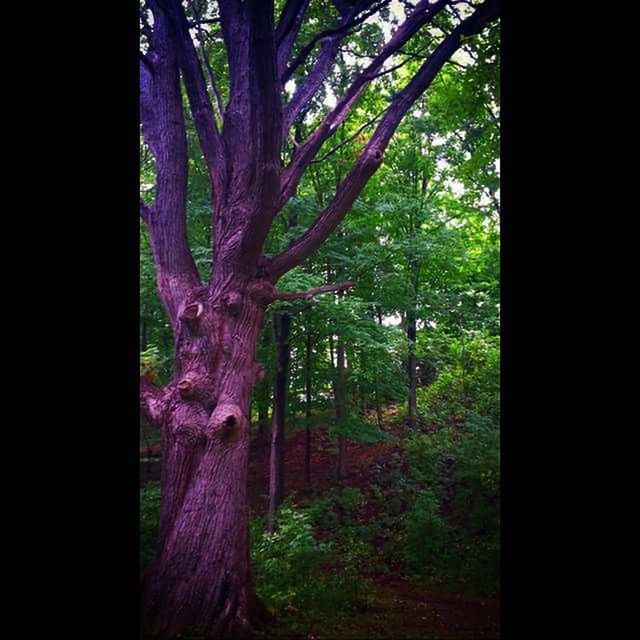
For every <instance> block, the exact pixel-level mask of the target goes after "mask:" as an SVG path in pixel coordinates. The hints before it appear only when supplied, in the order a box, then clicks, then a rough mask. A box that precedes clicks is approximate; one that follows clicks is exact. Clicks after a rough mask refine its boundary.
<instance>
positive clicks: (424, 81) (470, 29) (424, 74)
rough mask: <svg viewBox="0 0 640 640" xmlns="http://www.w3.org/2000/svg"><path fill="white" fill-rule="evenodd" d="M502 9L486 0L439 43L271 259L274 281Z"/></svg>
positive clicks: (348, 199) (303, 253) (348, 201)
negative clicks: (319, 204)
mask: <svg viewBox="0 0 640 640" xmlns="http://www.w3.org/2000/svg"><path fill="white" fill-rule="evenodd" d="M433 6H435V5H433ZM498 11H499V0H486V1H485V2H484V3H483V4H482V5H480V6H479V8H478V9H477V10H476V11H475V12H474V13H473V14H472V15H471V16H469V17H468V18H467V19H466V20H464V21H463V22H461V23H460V24H459V25H458V26H457V27H456V28H455V29H454V30H453V32H452V33H451V34H450V35H449V36H448V37H447V38H446V39H445V40H444V41H443V42H441V43H440V45H438V47H437V48H436V49H435V51H434V52H433V54H432V55H431V56H429V58H428V59H427V60H426V61H425V62H424V64H423V65H422V66H421V67H420V69H419V70H418V72H417V73H416V75H415V76H414V77H413V79H412V80H411V81H410V82H409V84H408V85H407V86H406V87H405V88H404V89H403V90H402V91H401V92H400V93H398V94H397V95H396V97H395V98H394V100H393V101H392V102H391V104H390V105H389V107H388V108H387V110H386V112H385V115H384V117H383V118H382V121H381V122H380V124H379V125H378V127H377V128H376V131H375V133H374V134H373V136H372V137H371V139H370V140H369V142H368V143H367V145H366V146H365V148H364V150H363V151H362V153H361V154H360V156H359V157H358V160H357V161H356V163H355V165H354V166H353V168H352V169H351V171H350V172H349V173H348V174H347V176H346V178H345V179H344V180H343V181H342V182H341V183H340V185H339V186H338V189H337V191H336V194H335V196H334V198H333V200H332V201H331V202H330V203H329V205H328V206H327V207H326V208H325V209H324V211H322V212H321V213H320V215H319V216H318V217H317V218H316V220H315V221H314V222H313V224H312V225H311V226H310V227H309V228H308V229H307V230H306V231H305V232H304V233H303V234H302V236H300V237H299V238H298V239H297V240H296V241H295V242H294V243H293V244H291V245H290V246H289V247H288V248H287V249H285V250H284V251H283V252H282V253H280V254H279V255H277V256H276V257H274V258H272V259H271V260H268V261H267V263H268V264H267V271H268V273H269V275H270V278H271V280H272V281H273V282H275V281H276V280H277V279H278V278H280V277H281V276H282V275H283V274H285V273H286V272H287V271H289V270H290V269H292V268H293V267H295V266H296V265H298V264H300V263H301V262H302V261H303V260H304V259H305V258H307V257H308V256H309V255H311V254H312V253H313V252H314V251H315V250H316V249H317V248H318V247H319V246H320V245H321V244H322V243H323V242H324V241H325V239H326V238H327V237H328V236H329V234H330V233H331V232H332V231H333V230H334V229H335V228H336V227H337V226H338V224H340V222H341V221H342V219H343V218H344V216H345V215H346V213H347V211H348V210H349V208H350V207H351V205H352V204H353V202H354V201H355V199H356V198H357V197H358V195H359V194H360V191H361V190H362V188H363V187H364V185H365V184H366V183H367V180H368V179H369V178H370V177H371V176H372V175H373V174H374V173H375V171H376V170H377V169H378V167H379V166H380V164H381V163H382V159H383V153H384V150H385V149H386V147H387V145H388V144H389V140H390V139H391V136H392V135H393V133H394V131H395V130H396V128H397V127H398V125H399V124H400V121H401V120H402V118H403V117H404V115H405V114H406V113H407V111H408V110H409V109H410V107H411V105H412V104H413V103H414V102H415V101H416V100H417V99H418V97H420V95H422V93H423V92H424V91H425V90H426V89H427V88H428V87H429V86H430V84H431V83H432V82H433V79H434V78H435V77H436V75H437V73H438V72H439V71H440V69H441V68H442V67H443V65H444V64H445V63H446V62H447V60H448V59H449V58H450V57H451V56H452V55H453V53H454V52H455V51H456V50H457V49H458V48H459V47H460V45H461V43H462V38H463V37H469V36H472V35H475V34H477V33H479V32H480V31H481V30H482V28H483V27H484V25H485V24H486V23H487V22H489V21H491V20H493V19H495V18H497V17H498V15H499V14H498Z"/></svg>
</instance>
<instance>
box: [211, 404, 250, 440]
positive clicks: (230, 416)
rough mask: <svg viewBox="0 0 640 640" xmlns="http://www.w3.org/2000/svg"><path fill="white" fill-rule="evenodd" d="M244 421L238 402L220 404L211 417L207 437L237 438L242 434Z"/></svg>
mask: <svg viewBox="0 0 640 640" xmlns="http://www.w3.org/2000/svg"><path fill="white" fill-rule="evenodd" d="M242 421H243V414H242V410H241V409H240V407H239V406H238V405H237V404H231V403H227V404H219V405H218V406H216V408H215V409H214V410H213V413H212V414H211V417H210V418H209V423H208V425H207V437H209V438H217V437H219V438H223V439H224V440H230V439H231V440H235V439H236V437H237V436H238V435H239V434H240V431H241V430H240V426H241V425H242Z"/></svg>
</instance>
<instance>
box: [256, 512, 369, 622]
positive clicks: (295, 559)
mask: <svg viewBox="0 0 640 640" xmlns="http://www.w3.org/2000/svg"><path fill="white" fill-rule="evenodd" d="M251 531H252V556H251V557H252V563H253V571H254V576H255V582H256V591H257V593H258V595H259V596H260V597H261V598H263V599H264V601H265V602H266V603H267V605H268V606H269V608H270V609H271V610H273V611H274V612H279V613H284V612H286V611H295V610H315V611H338V612H339V611H344V610H348V609H351V608H353V607H354V606H357V604H358V601H359V599H360V598H361V596H362V594H361V593H360V590H359V588H358V579H357V576H356V575H355V573H354V569H355V567H350V568H348V569H347V570H341V571H339V572H335V573H334V572H325V571H323V567H324V566H326V565H327V564H329V563H331V561H332V554H331V551H332V549H331V545H329V544H327V543H323V542H318V541H317V540H316V539H315V537H314V530H313V525H312V515H311V514H310V513H309V512H307V511H303V510H298V509H295V508H294V507H293V506H292V505H291V504H290V502H285V503H284V504H283V505H282V506H281V507H280V509H279V510H278V513H277V518H276V527H275V530H274V531H273V533H269V532H267V531H264V530H263V522H262V521H261V520H260V519H254V520H253V521H252V527H251Z"/></svg>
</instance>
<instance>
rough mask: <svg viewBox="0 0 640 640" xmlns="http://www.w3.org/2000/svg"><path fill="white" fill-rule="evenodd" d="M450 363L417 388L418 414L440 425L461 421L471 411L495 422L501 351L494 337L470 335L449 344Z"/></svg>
mask: <svg viewBox="0 0 640 640" xmlns="http://www.w3.org/2000/svg"><path fill="white" fill-rule="evenodd" d="M448 349H449V357H448V359H449V362H450V363H451V364H449V365H448V366H446V368H445V369H444V370H443V371H442V372H441V373H439V375H438V376H437V378H436V380H435V381H434V382H433V383H432V384H431V385H430V386H428V387H426V388H421V389H419V391H418V414H419V416H420V417H421V419H422V420H423V421H425V422H428V423H430V424H433V425H435V426H438V427H442V426H445V425H448V424H451V423H458V424H460V423H463V422H464V421H465V420H467V419H468V418H469V416H470V415H471V413H476V414H479V415H483V416H486V417H488V418H490V419H491V420H493V421H495V422H497V421H498V420H499V414H500V395H499V394H500V351H499V347H498V346H497V339H496V338H492V337H483V336H482V335H473V336H471V337H470V338H467V340H466V343H465V342H464V341H463V340H458V339H455V338H452V339H450V340H449V343H448Z"/></svg>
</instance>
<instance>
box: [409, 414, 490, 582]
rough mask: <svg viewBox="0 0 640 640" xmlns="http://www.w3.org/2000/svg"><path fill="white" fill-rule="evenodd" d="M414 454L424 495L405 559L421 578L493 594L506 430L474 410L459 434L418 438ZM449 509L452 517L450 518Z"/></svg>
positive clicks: (412, 518) (413, 516)
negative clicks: (502, 441)
mask: <svg viewBox="0 0 640 640" xmlns="http://www.w3.org/2000/svg"><path fill="white" fill-rule="evenodd" d="M405 446H406V451H407V457H408V459H409V461H410V464H411V470H412V473H413V475H414V477H415V478H417V480H418V481H419V482H420V483H422V485H423V486H424V487H425V489H426V490H424V491H422V492H420V493H419V494H418V497H417V499H416V502H415V504H414V507H413V509H412V510H411V511H410V512H409V514H408V515H407V519H406V526H405V552H404V559H405V562H406V564H407V566H408V568H410V569H411V570H413V571H416V572H417V573H419V574H422V575H430V576H432V577H433V576H438V577H442V578H455V579H458V580H461V581H464V582H466V583H468V584H469V585H470V586H471V587H472V588H473V589H475V590H480V591H483V592H494V591H496V590H497V588H498V582H499V566H500V565H499V555H500V431H499V428H498V425H497V424H496V423H495V422H494V421H493V420H492V419H490V418H488V417H483V416H478V415H476V414H474V413H470V414H469V416H468V419H467V421H466V422H465V423H464V425H462V427H461V428H460V429H453V428H442V429H440V430H439V431H436V432H435V433H432V434H411V435H410V436H409V438H408V439H407V441H406V445H405ZM443 510H446V514H447V515H446V518H444V517H443V515H442V513H443Z"/></svg>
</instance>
